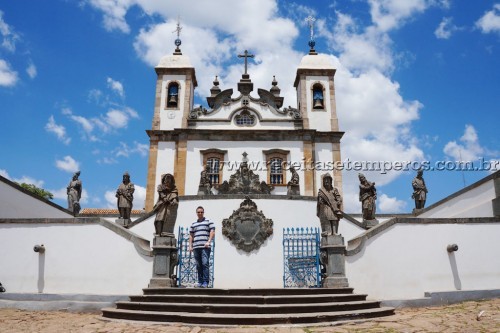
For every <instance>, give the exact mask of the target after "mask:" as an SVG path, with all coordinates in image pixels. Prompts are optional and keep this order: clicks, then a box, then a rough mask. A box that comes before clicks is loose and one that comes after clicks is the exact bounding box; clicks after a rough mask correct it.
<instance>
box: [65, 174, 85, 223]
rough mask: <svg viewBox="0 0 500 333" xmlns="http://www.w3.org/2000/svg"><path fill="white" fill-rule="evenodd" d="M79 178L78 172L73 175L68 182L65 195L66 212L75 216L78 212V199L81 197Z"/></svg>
mask: <svg viewBox="0 0 500 333" xmlns="http://www.w3.org/2000/svg"><path fill="white" fill-rule="evenodd" d="M78 177H80V171H77V172H75V173H74V174H73V178H72V179H71V181H70V182H69V185H68V187H66V193H67V194H68V210H70V211H72V212H73V215H77V214H78V213H79V212H80V208H81V207H80V198H81V197H82V181H81V180H80V179H78Z"/></svg>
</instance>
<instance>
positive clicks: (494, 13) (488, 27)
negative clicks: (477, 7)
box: [476, 3, 500, 34]
mask: <svg viewBox="0 0 500 333" xmlns="http://www.w3.org/2000/svg"><path fill="white" fill-rule="evenodd" d="M476 27H477V28H478V29H480V30H481V32H482V33H484V34H487V33H490V32H496V33H500V3H497V4H495V5H493V9H491V10H489V11H487V12H485V13H484V15H483V16H482V17H481V18H480V19H479V20H477V21H476Z"/></svg>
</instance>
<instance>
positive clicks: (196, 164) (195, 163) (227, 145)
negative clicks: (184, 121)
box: [185, 141, 304, 195]
mask: <svg viewBox="0 0 500 333" xmlns="http://www.w3.org/2000/svg"><path fill="white" fill-rule="evenodd" d="M241 144H242V143H241V142H235V141H189V142H188V145H187V158H186V165H187V171H186V174H187V175H191V176H189V177H186V187H185V191H186V192H185V193H186V195H195V194H197V193H198V184H199V182H200V173H201V171H202V168H203V155H202V154H201V152H200V151H201V150H205V149H210V148H217V149H221V150H227V154H226V156H225V160H226V161H231V162H237V163H240V162H241V161H242V159H243V155H242V154H243V152H246V153H247V154H248V156H247V159H248V164H249V167H252V166H251V165H250V164H251V163H250V162H260V165H261V166H262V168H261V169H260V170H256V169H257V165H256V164H254V165H255V167H256V168H252V171H253V173H254V174H257V175H259V177H260V181H261V182H262V181H265V182H267V169H265V167H266V165H265V162H266V157H265V155H264V153H263V150H269V149H275V148H278V147H279V148H280V149H283V150H289V151H290V153H289V154H288V159H289V160H290V161H297V162H301V161H302V158H303V156H304V154H303V151H302V146H303V143H302V142H299V141H246V142H245V147H242V146H241ZM238 165H239V164H238ZM236 171H237V169H236V168H233V169H231V170H230V169H228V166H224V169H223V172H222V181H221V183H222V182H223V181H224V180H227V181H229V177H230V176H231V175H232V174H234V173H235V172H236ZM297 173H298V174H299V177H300V186H301V193H303V191H304V172H303V170H297ZM290 178H291V173H290V171H287V172H286V181H285V184H286V183H287V182H288V181H289V180H290ZM283 188H284V189H283ZM283 188H281V189H278V190H275V192H273V194H284V193H286V186H283Z"/></svg>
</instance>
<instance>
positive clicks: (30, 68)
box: [26, 63, 37, 79]
mask: <svg viewBox="0 0 500 333" xmlns="http://www.w3.org/2000/svg"><path fill="white" fill-rule="evenodd" d="M26 73H28V76H29V77H30V78H31V79H34V78H35V77H36V75H37V70H36V66H35V64H34V63H30V64H29V65H28V68H26Z"/></svg>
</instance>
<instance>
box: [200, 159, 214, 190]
mask: <svg viewBox="0 0 500 333" xmlns="http://www.w3.org/2000/svg"><path fill="white" fill-rule="evenodd" d="M209 171H210V165H208V164H207V165H205V169H203V171H202V172H201V174H200V184H199V185H198V195H208V194H211V193H212V192H211V189H212V181H211V180H210V175H209Z"/></svg>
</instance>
